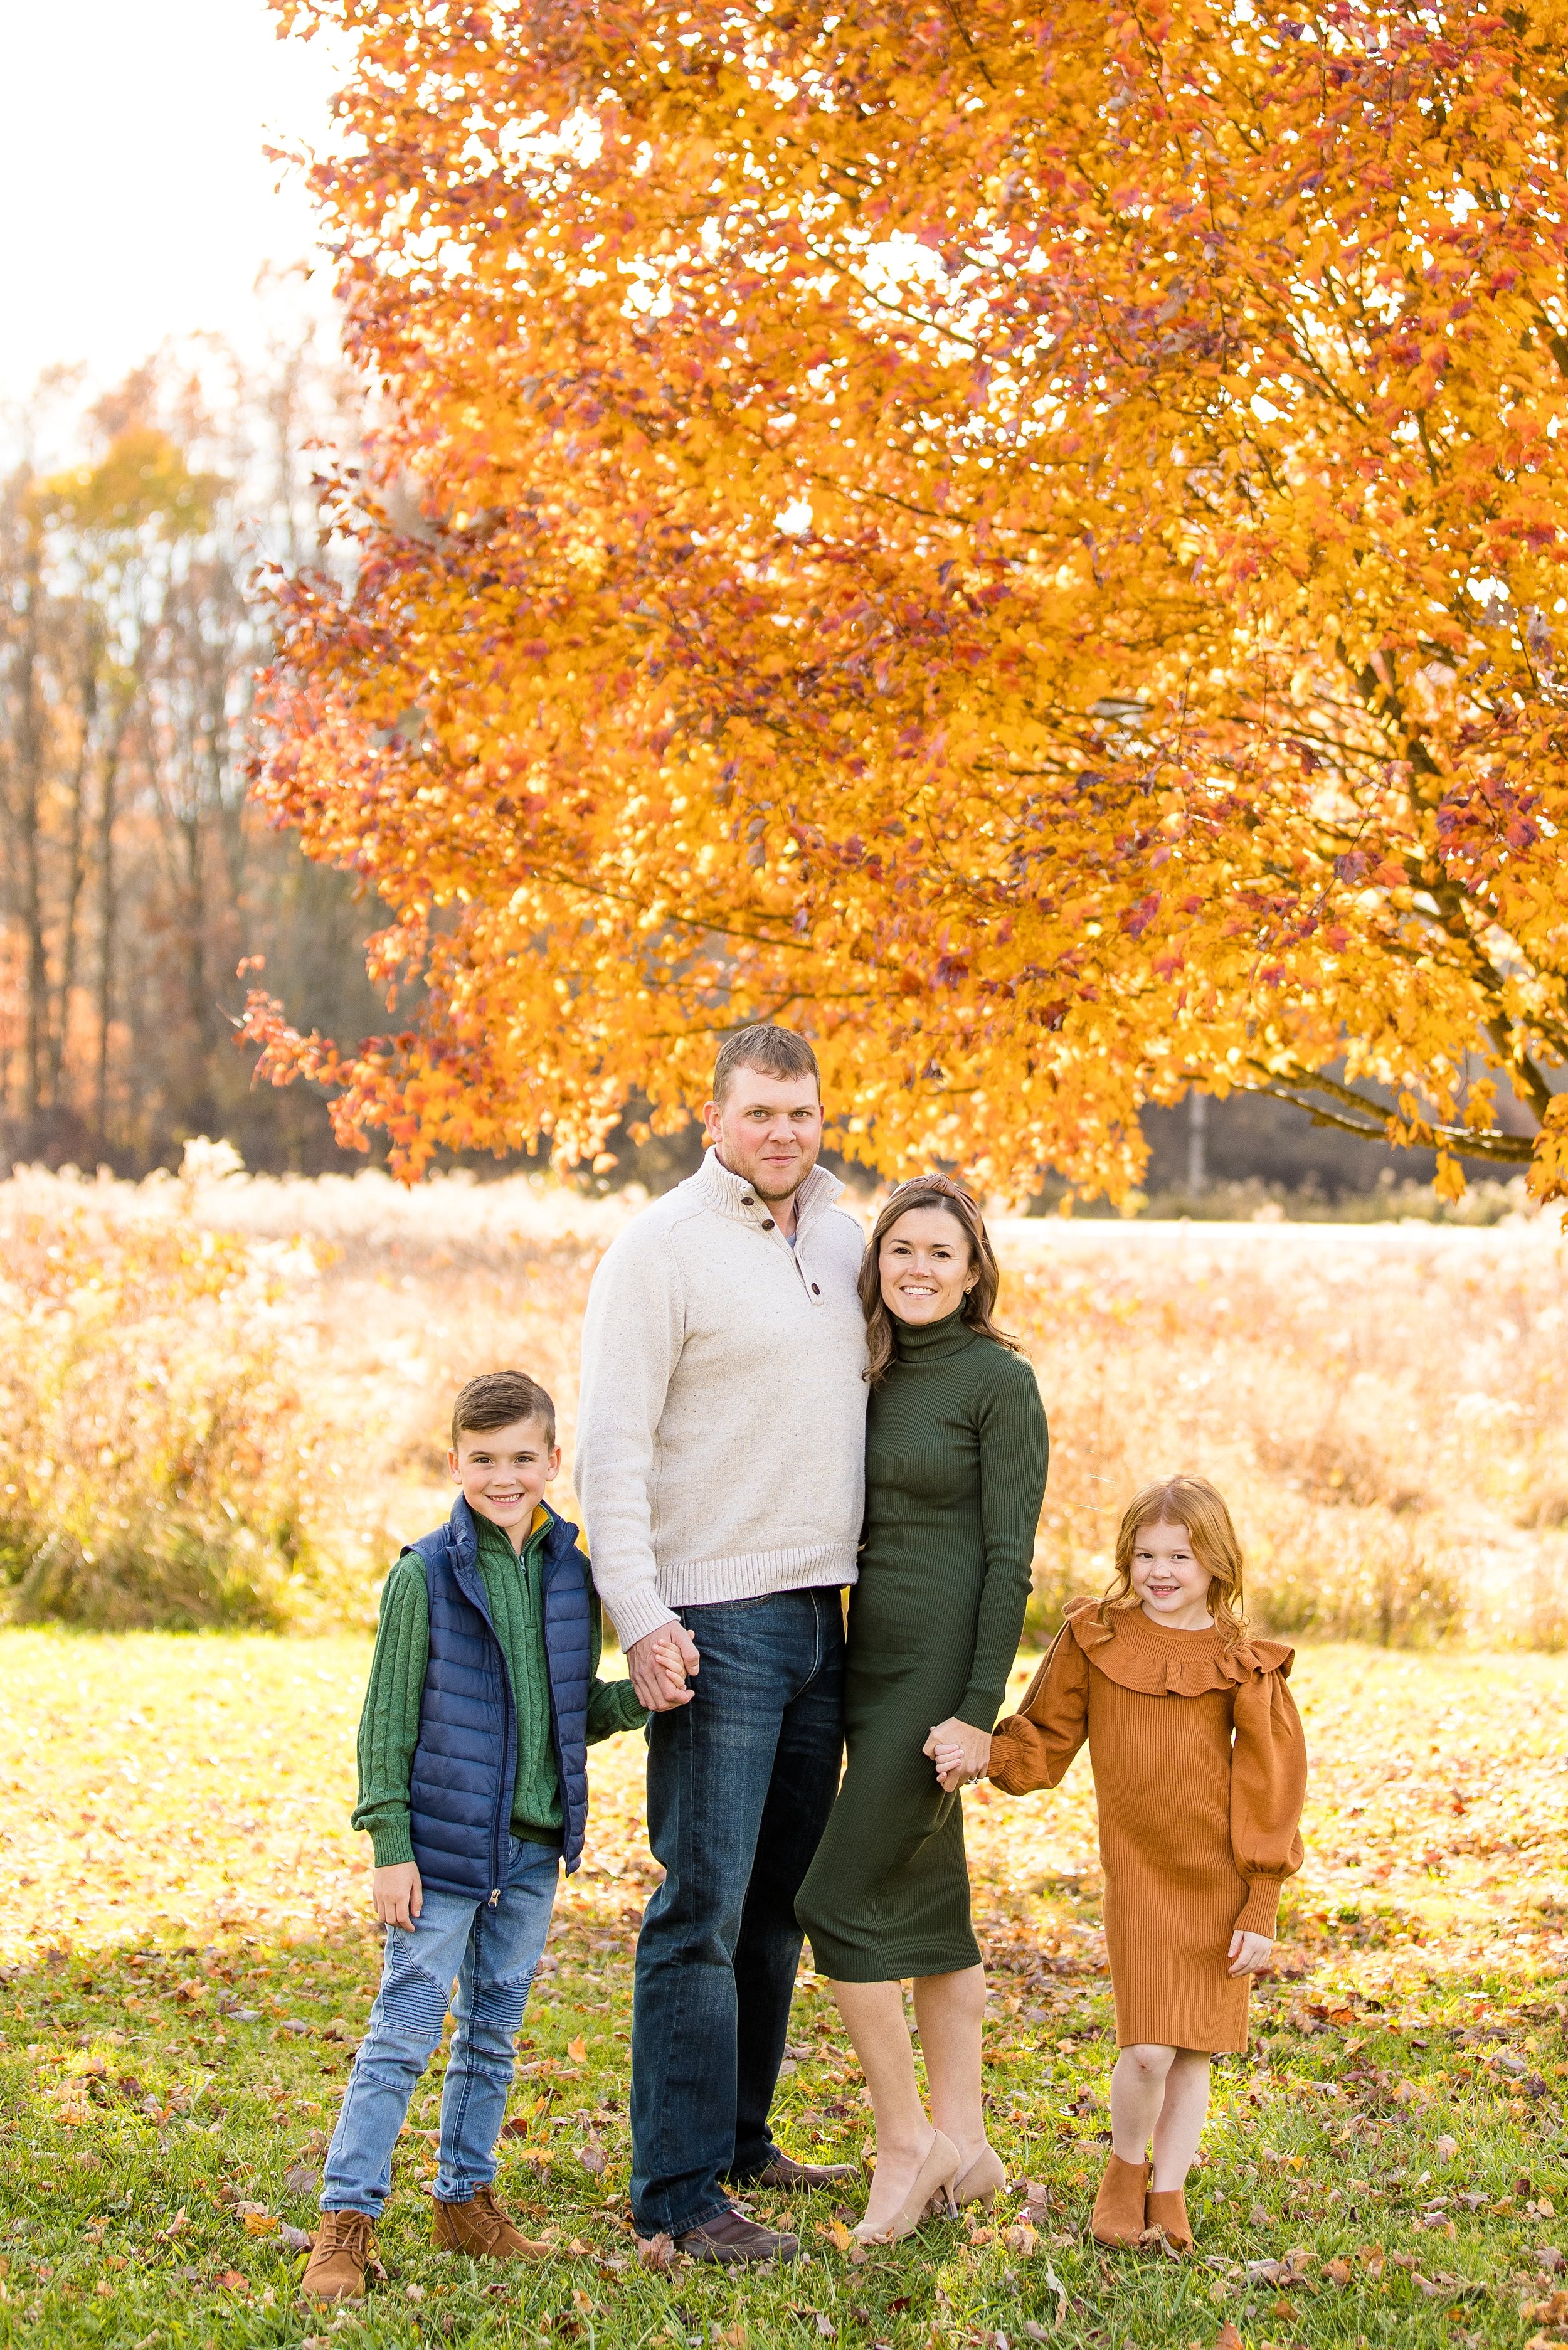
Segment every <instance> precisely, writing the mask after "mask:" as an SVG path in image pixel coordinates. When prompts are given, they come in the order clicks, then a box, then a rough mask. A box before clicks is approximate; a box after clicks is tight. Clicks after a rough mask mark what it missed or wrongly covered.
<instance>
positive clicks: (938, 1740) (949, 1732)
mask: <svg viewBox="0 0 1568 2350" xmlns="http://www.w3.org/2000/svg"><path fill="white" fill-rule="evenodd" d="M920 1752H921V1753H922V1754H929V1756H930V1759H931V1761H932V1763H934V1764H935V1765H936V1773H937V1783H938V1785H939V1786H940V1788H941V1789H942V1791H943V1793H944V1794H952V1791H953V1789H954V1788H955V1787H962V1786H967V1785H968V1784H970V1783H971V1782H972V1781H973V1780H976V1779H983V1778H984V1777H985V1776H986V1773H988V1772H989V1771H990V1769H991V1732H990V1731H989V1730H976V1729H975V1727H974V1725H973V1723H972V1722H968V1721H959V1720H958V1718H957V1717H956V1715H950V1717H949V1719H948V1720H947V1721H939V1722H938V1723H937V1725H936V1728H935V1729H934V1730H933V1731H932V1732H931V1734H930V1736H929V1738H928V1739H927V1741H926V1742H925V1744H924V1745H923V1746H922V1747H921V1749H920Z"/></svg>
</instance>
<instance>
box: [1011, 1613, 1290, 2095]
mask: <svg viewBox="0 0 1568 2350" xmlns="http://www.w3.org/2000/svg"><path fill="white" fill-rule="evenodd" d="M1293 1655H1294V1651H1293V1650H1292V1649H1290V1648H1284V1647H1282V1645H1281V1643H1280V1642H1278V1641H1277V1640H1241V1641H1238V1642H1237V1643H1236V1645H1235V1646H1234V1647H1233V1648H1229V1649H1227V1648H1225V1647H1224V1645H1223V1643H1222V1642H1221V1639H1220V1634H1219V1633H1218V1631H1213V1630H1210V1631H1207V1632H1175V1631H1171V1630H1168V1628H1167V1627H1166V1626H1164V1625H1163V1624H1157V1623H1155V1622H1154V1620H1153V1619H1152V1617H1147V1616H1146V1615H1145V1614H1144V1612H1143V1609H1142V1608H1141V1607H1136V1606H1134V1607H1116V1608H1113V1609H1110V1610H1108V1611H1107V1613H1106V1621H1105V1622H1104V1623H1103V1624H1102V1623H1101V1621H1100V1618H1099V1608H1098V1603H1097V1602H1096V1601H1095V1600H1093V1599H1079V1600H1075V1601H1074V1602H1073V1603H1072V1604H1071V1606H1070V1607H1069V1608H1068V1610H1067V1621H1066V1623H1065V1624H1064V1627H1063V1628H1062V1631H1061V1633H1060V1635H1059V1636H1058V1638H1057V1640H1056V1644H1055V1646H1054V1648H1053V1649H1052V1651H1051V1653H1050V1655H1049V1656H1048V1657H1047V1658H1046V1659H1045V1661H1044V1664H1043V1665H1042V1666H1041V1668H1040V1670H1039V1671H1038V1672H1037V1673H1036V1674H1035V1676H1034V1679H1033V1683H1032V1684H1031V1686H1030V1689H1029V1692H1028V1695H1027V1696H1026V1697H1025V1698H1024V1700H1023V1708H1022V1710H1021V1711H1019V1712H1017V1713H1015V1714H1010V1715H1009V1716H1008V1718H1007V1720H1006V1721H1003V1722H1002V1723H1000V1724H999V1725H998V1728H997V1731H996V1733H995V1735H994V1737H993V1738H992V1742H991V1776H992V1780H993V1781H994V1782H995V1783H996V1784H997V1786H999V1787H1002V1788H1004V1789H1005V1790H1006V1791H1007V1793H1008V1794H1012V1795H1023V1794H1028V1793H1029V1792H1030V1790H1031V1789H1032V1788H1035V1787H1054V1786H1055V1785H1056V1783H1057V1782H1058V1781H1059V1780H1060V1779H1061V1778H1062V1777H1063V1776H1064V1773H1065V1772H1066V1769H1067V1766H1068V1764H1069V1763H1071V1762H1072V1760H1073V1757H1074V1755H1075V1753H1076V1752H1077V1751H1078V1749H1079V1747H1080V1746H1082V1745H1083V1743H1084V1741H1085V1738H1086V1739H1087V1740H1088V1742H1089V1759H1090V1762H1091V1763H1092V1765H1093V1767H1094V1773H1095V1791H1096V1796H1097V1798H1098V1802H1099V1811H1100V1857H1101V1859H1102V1860H1103V1862H1104V1863H1105V1870H1106V1950H1107V1952H1108V1954H1109V1958H1110V1966H1111V1982H1112V1986H1113V1988H1114V1990H1115V1992H1116V2039H1117V2042H1118V2043H1119V2044H1120V2045H1121V2046H1122V2047H1124V2048H1126V2047H1129V2046H1131V2045H1133V2044H1135V2043H1152V2044H1154V2045H1156V2046H1159V2047H1166V2048H1196V2049H1208V2050H1210V2051H1212V2052H1215V2053H1218V2052H1219V2051H1220V2050H1241V2049H1244V2048H1245V2047H1246V2045H1247V2004H1248V1992H1249V1989H1250V1982H1251V1978H1250V1977H1248V1976H1245V1975H1242V1976H1239V1977H1236V1978H1232V1977H1231V1974H1230V1973H1229V1971H1228V1969H1229V1967H1230V1963H1231V1961H1230V1959H1229V1957H1228V1956H1227V1951H1228V1948H1229V1944H1230V1940H1231V1935H1232V1934H1233V1933H1234V1932H1235V1931H1236V1929H1237V1928H1238V1927H1240V1928H1241V1929H1242V1930H1243V1931H1246V1932H1250V1933H1254V1934H1269V1935H1272V1933H1273V1931H1274V1927H1275V1921H1276V1917H1277V1914H1278V1909H1279V1899H1280V1885H1281V1881H1282V1879H1283V1878H1284V1877H1293V1876H1294V1874H1295V1872H1296V1870H1297V1869H1298V1868H1299V1867H1300V1866H1301V1865H1302V1846H1301V1838H1300V1836H1299V1835H1298V1834H1297V1833H1296V1830H1297V1825H1298V1823H1299V1822H1300V1819H1301V1811H1302V1800H1303V1795H1304V1794H1305V1792H1306V1742H1305V1740H1304V1738H1303V1734H1302V1724H1301V1716H1300V1715H1299V1714H1298V1713H1297V1711H1296V1709H1295V1703H1294V1700H1293V1698H1292V1696H1291V1693H1290V1690H1288V1689H1287V1688H1286V1686H1285V1679H1286V1675H1287V1674H1288V1673H1289V1671H1290V1669H1291V1665H1292V1661H1293Z"/></svg>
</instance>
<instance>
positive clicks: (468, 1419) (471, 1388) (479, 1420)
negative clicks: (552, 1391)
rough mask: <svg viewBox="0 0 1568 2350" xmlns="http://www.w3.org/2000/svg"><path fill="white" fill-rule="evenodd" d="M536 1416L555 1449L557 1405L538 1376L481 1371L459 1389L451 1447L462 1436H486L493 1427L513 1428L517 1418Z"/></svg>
mask: <svg viewBox="0 0 1568 2350" xmlns="http://www.w3.org/2000/svg"><path fill="white" fill-rule="evenodd" d="M517 1419H532V1420H536V1421H537V1422H538V1424H539V1426H540V1427H541V1428H542V1429H543V1430H544V1431H545V1440H546V1441H547V1443H548V1445H549V1447H550V1450H551V1451H554V1450H555V1445H556V1406H555V1403H554V1401H553V1399H551V1398H550V1397H549V1396H547V1395H546V1394H545V1390H544V1388H542V1387H541V1386H540V1385H539V1382H538V1380H537V1379H531V1378H529V1377H528V1374H527V1372H526V1371H481V1373H480V1375H479V1377H478V1378H476V1379H470V1380H469V1382H468V1385H467V1386H466V1387H465V1388H462V1389H461V1390H460V1392H459V1395H458V1399H457V1401H456V1403H455V1404H454V1405H453V1406H452V1451H454V1452H456V1451H459V1449H460V1447H459V1442H458V1440H459V1438H460V1437H462V1436H464V1435H468V1436H483V1435H484V1434H485V1433H486V1432H487V1430H490V1429H493V1428H510V1427H511V1426H512V1423H513V1421H514V1420H517Z"/></svg>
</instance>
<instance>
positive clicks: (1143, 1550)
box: [1128, 1521, 1214, 1632]
mask: <svg viewBox="0 0 1568 2350" xmlns="http://www.w3.org/2000/svg"><path fill="white" fill-rule="evenodd" d="M1128 1581H1129V1582H1130V1583H1131V1585H1132V1587H1133V1591H1134V1593H1135V1594H1136V1596H1137V1599H1138V1602H1139V1604H1140V1605H1141V1607H1142V1608H1143V1612H1144V1614H1145V1615H1146V1616H1147V1617H1148V1618H1149V1619H1150V1621H1151V1622H1152V1623H1156V1624H1164V1625H1166V1626H1167V1627H1168V1628H1169V1629H1170V1630H1171V1631H1173V1632H1207V1631H1208V1630H1209V1628H1210V1626H1211V1625H1212V1623H1213V1621H1214V1618H1213V1617H1212V1616H1211V1615H1210V1610H1209V1569H1208V1568H1207V1567H1206V1566H1205V1565H1203V1564H1202V1561H1201V1560H1200V1559H1199V1557H1198V1555H1197V1554H1196V1552H1195V1551H1194V1550H1193V1547H1192V1540H1191V1536H1190V1535H1189V1533H1188V1531H1187V1528H1186V1527H1185V1526H1172V1525H1167V1524H1166V1523H1164V1522H1163V1521H1161V1523H1158V1524H1157V1525H1147V1526H1140V1527H1139V1528H1138V1531H1137V1536H1136V1537H1135V1539H1134V1543H1133V1555H1132V1563H1131V1565H1130V1567H1129V1569H1128Z"/></svg>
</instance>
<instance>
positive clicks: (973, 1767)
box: [795, 1175, 1046, 2243]
mask: <svg viewBox="0 0 1568 2350" xmlns="http://www.w3.org/2000/svg"><path fill="white" fill-rule="evenodd" d="M996 1287H997V1267H996V1258H995V1256H994V1254H993V1253H992V1246H991V1243H990V1241H989V1240H988V1238H987V1236H986V1231H985V1224H984V1222H983V1220H982V1219H981V1212H980V1210H979V1208H978V1207H977V1206H976V1204H975V1202H974V1201H973V1200H972V1199H971V1196H970V1194H969V1193H968V1192H967V1191H964V1190H963V1189H962V1188H961V1186H960V1185H959V1184H957V1183H954V1182H951V1181H950V1180H949V1179H948V1178H947V1177H946V1176H945V1175H933V1176H928V1177H923V1178H922V1179H920V1180H919V1181H917V1182H913V1183H904V1184H900V1186H899V1187H898V1190H897V1191H895V1192H894V1193H893V1196H892V1198H891V1199H890V1200H889V1201H888V1204H887V1206H886V1207H885V1208H884V1209H883V1211H882V1213H881V1214H880V1216H878V1218H877V1226H876V1230H875V1231H874V1232H873V1233H872V1235H871V1239H870V1243H869V1244H868V1246H867V1252H866V1258H865V1262H864V1263H863V1264H862V1266H861V1270H860V1301H861V1304H862V1305H863V1306H864V1308H865V1312H866V1325H867V1338H868V1342H869V1357H870V1363H869V1368H868V1371H867V1378H869V1380H870V1383H871V1398H870V1404H869V1408H868V1412H867V1433H866V1525H865V1533H864V1536H863V1539H862V1544H861V1552H860V1579H859V1582H858V1583H857V1586H856V1587H855V1590H854V1593H853V1595H852V1596H851V1599H850V1606H849V1647H848V1658H847V1669H846V1691H845V1724H846V1732H847V1736H848V1746H849V1762H848V1768H847V1770H846V1773H845V1776H844V1783H843V1784H842V1786H841V1787H840V1789H839V1791H838V1800H837V1802H836V1804H835V1805H834V1809H833V1814H832V1816H831V1818H830V1819H829V1821H828V1824H827V1829H826V1834H825V1835H824V1837H823V1839H822V1842H821V1844H820V1845H819V1846H818V1847H817V1852H816V1856H815V1860H814V1861H813V1862H812V1865H811V1868H810V1870H809V1872H808V1874H807V1876H806V1879H805V1884H804V1885H803V1886H802V1887H801V1891H800V1896H799V1898H798V1900H797V1901H796V1904H795V1914H796V1916H797V1917H798V1918H799V1919H800V1922H801V1924H802V1925H803V1926H804V1927H805V1930H806V1932H807V1933H808V1934H809V1935H810V1937H811V1945H812V1955H813V1960H814V1963H815V1967H816V1969H817V1971H818V1972H819V1973H820V1974H825V1975H826V1977H827V1978H828V1980H829V1981H830V1983H831V1984H832V1987H833V1994H834V1997H835V1998H836V2001H837V2002H838V2010H839V2013H840V2014H841V2015H842V2016H843V2018H844V2022H845V2027H846V2031H847V2032H848V2033H849V2037H850V2039H851V2041H852V2042H853V2043H854V2046H855V2053H856V2054H857V2056H858V2058H859V2059H860V2064H861V2066H862V2069H863V2070H864V2072H865V2074H866V2079H867V2085H868V2086H869V2088H870V2092H871V2105H872V2110H873V2112H874V2114H875V2116H876V2121H877V2171H876V2178H875V2180H874V2182H873V2185H872V2189H871V2194H870V2197H869V2199H868V2201H867V2208H866V2216H865V2218H864V2220H862V2221H861V2223H860V2226H859V2228H858V2229H857V2234H858V2235H859V2236H860V2237H861V2238H862V2240H863V2241H867V2242H882V2243H887V2242H892V2241H896V2240H897V2239H898V2237H900V2236H907V2235H909V2233H910V2232H911V2230H913V2229H915V2228H917V2227H919V2223H920V2220H921V2219H922V2218H923V2217H924V2214H925V2211H926V2209H927V2206H928V2205H929V2203H930V2201H931V2200H932V2199H933V2197H936V2196H939V2195H941V2196H945V2198H946V2199H947V2201H948V2203H949V2205H950V2206H952V2205H956V2204H958V2203H960V2202H971V2201H974V2200H976V2199H981V2200H986V2201H989V2199H990V2198H991V2197H992V2195H994V2194H995V2192H996V2190H997V2189H998V2188H999V2187H1001V2186H1002V2184H1003V2183H1004V2178H1005V2173H1004V2171H1003V2169H1002V2164H1001V2162H1000V2161H999V2160H998V2158H997V2157H996V2155H995V2154H994V2153H993V2152H992V2149H991V2147H989V2146H988V2145H987V2143H986V2137H985V2122H984V2117H983V2116H982V2113H981V2085H980V2041H981V2022H982V2019H983V2017H984V2013H985V1970H984V1968H983V1967H982V1966H981V1958H980V1950H979V1947H978V1945H977V1944H976V1941H975V1939H974V1929H973V1927H972V1926H971V1923H970V1897H969V1870H968V1867H967V1866H966V1864H965V1860H964V1848H963V1807H962V1804H961V1801H960V1798H959V1795H958V1794H957V1790H958V1788H959V1787H960V1786H961V1785H962V1784H964V1783H966V1782H969V1781H972V1780H976V1779H981V1778H983V1777H984V1776H985V1773H986V1772H987V1770H988V1768H989V1766H990V1762H991V1731H992V1723H993V1722H994V1721H995V1720H996V1717H997V1714H998V1712H999V1711H1000V1710H1001V1706H1002V1696H1003V1693H1004V1691H1005V1690H1006V1686H1007V1675H1008V1671H1009V1669H1010V1668H1011V1666H1012V1659H1013V1655H1014V1653H1015V1651H1016V1649H1017V1647H1018V1637H1019V1633H1020V1631H1021V1630H1022V1628H1023V1610H1024V1607H1025V1604H1026V1603H1027V1600H1028V1597H1029V1589H1030V1566H1031V1563H1032V1560H1033V1551H1034V1529H1035V1526H1036V1524H1037V1523H1038V1521H1039V1516H1040V1503H1041V1500H1042V1498H1043V1496H1044V1491H1045V1460H1046V1435H1045V1415H1044V1412H1043V1410H1042V1409H1041V1407H1040V1396H1039V1391H1038V1389H1037V1388H1036V1387H1035V1384H1034V1374H1033V1371H1032V1370H1031V1369H1030V1367H1029V1365H1028V1363H1027V1362H1026V1361H1025V1359H1024V1358H1023V1356H1022V1355H1021V1354H1019V1353H1018V1352H1017V1351H1016V1350H1015V1348H1014V1347H1013V1344H1012V1340H1011V1339H1008V1338H1005V1337H1003V1336H1002V1333H1001V1332H1000V1331H999V1330H997V1329H996V1327H995V1326H994V1325H993V1323H992V1307H993V1306H994V1305H995V1303H996ZM907 1977H909V1978H912V1979H913V1982H914V1999H915V2018H916V2022H918V2024H919V2033H920V2049H921V2053H922V2054H923V2055H924V2057H925V2060H926V2077H927V2079H928V2081H929V2085H930V2092H931V2119H930V2120H928V2119H927V2116H926V2113H925V2109H924V2107H923V2106H922V2105H921V2103H920V2094H919V2087H918V2085H917V2084H916V2080H915V2066H914V2058H913V2055H912V2053H911V2050H910V2045H909V2030H908V2027H907V2026H906V2024H905V2022H904V2003H903V1992H902V1988H901V1986H902V1983H903V1981H904V1980H905V1978H907ZM933 2124H934V2126H933Z"/></svg>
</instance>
